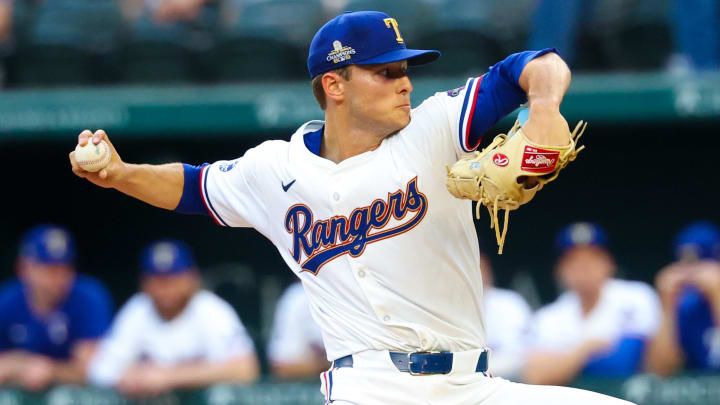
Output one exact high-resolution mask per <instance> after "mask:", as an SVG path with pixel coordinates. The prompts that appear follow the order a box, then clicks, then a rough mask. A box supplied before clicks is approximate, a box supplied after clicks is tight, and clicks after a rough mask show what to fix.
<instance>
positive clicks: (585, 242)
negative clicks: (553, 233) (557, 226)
mask: <svg viewBox="0 0 720 405" xmlns="http://www.w3.org/2000/svg"><path fill="white" fill-rule="evenodd" d="M607 243H608V238H607V232H605V230H604V229H603V228H602V227H601V226H600V225H598V224H595V223H592V222H575V223H572V224H570V225H567V226H566V227H564V228H562V229H561V230H560V232H558V234H557V237H556V238H555V246H556V247H557V249H558V250H559V251H560V252H561V253H564V252H567V251H568V250H570V249H572V248H574V247H576V246H596V247H600V248H603V249H606V248H607Z"/></svg>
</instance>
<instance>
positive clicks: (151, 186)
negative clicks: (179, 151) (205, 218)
mask: <svg viewBox="0 0 720 405" xmlns="http://www.w3.org/2000/svg"><path fill="white" fill-rule="evenodd" d="M102 140H104V141H105V142H107V143H108V145H110V150H111V152H112V157H111V159H110V164H108V166H107V167H106V168H104V169H102V170H100V171H99V172H96V173H93V172H88V171H86V170H83V169H82V168H81V167H80V166H79V165H78V163H77V161H76V160H75V152H71V153H70V164H71V165H72V171H73V173H75V174H76V175H77V176H78V177H82V178H85V179H87V180H88V181H90V182H91V183H93V184H96V185H98V186H100V187H104V188H114V189H116V190H118V191H120V192H122V193H124V194H127V195H129V196H131V197H134V198H137V199H138V200H141V201H144V202H146V203H148V204H150V205H154V206H156V207H160V208H165V209H167V210H173V209H175V208H176V207H177V206H178V204H179V203H180V198H181V197H182V194H183V186H184V183H185V175H184V169H183V165H182V164H181V163H168V164H163V165H148V164H130V163H125V162H123V161H122V159H121V158H120V155H119V154H118V153H117V151H116V150H115V147H114V146H113V145H112V143H111V142H110V139H108V136H107V134H106V133H105V131H103V130H98V131H95V133H92V132H91V131H89V130H85V131H83V132H81V133H80V135H79V136H78V144H80V145H85V144H87V142H93V143H95V144H97V143H99V142H100V141H102Z"/></svg>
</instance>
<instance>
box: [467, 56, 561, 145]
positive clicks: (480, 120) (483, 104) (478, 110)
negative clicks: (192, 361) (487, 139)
mask: <svg viewBox="0 0 720 405" xmlns="http://www.w3.org/2000/svg"><path fill="white" fill-rule="evenodd" d="M549 52H555V53H558V52H557V49H555V48H545V49H541V50H539V51H524V52H518V53H514V54H512V55H510V56H508V57H507V58H505V59H504V60H502V61H500V62H498V63H496V64H495V65H493V66H491V67H490V70H489V71H488V72H487V73H486V74H484V75H483V76H482V77H481V78H480V80H481V81H480V89H479V91H478V94H477V100H476V103H477V105H476V107H475V108H474V114H472V117H471V118H472V122H471V123H470V130H469V133H468V145H478V144H479V143H480V139H481V138H482V136H483V134H484V133H485V131H487V130H488V129H490V127H492V126H493V125H495V123H496V122H497V121H499V120H500V119H502V118H503V117H505V116H506V115H508V114H510V113H511V112H513V111H514V110H515V109H516V108H518V107H519V106H520V105H521V104H523V103H525V102H527V95H526V94H525V91H524V90H523V89H522V87H520V75H521V74H522V71H523V69H524V68H525V65H527V64H528V63H529V62H530V61H531V60H533V59H535V58H537V57H539V56H542V55H545V54H546V53H549Z"/></svg>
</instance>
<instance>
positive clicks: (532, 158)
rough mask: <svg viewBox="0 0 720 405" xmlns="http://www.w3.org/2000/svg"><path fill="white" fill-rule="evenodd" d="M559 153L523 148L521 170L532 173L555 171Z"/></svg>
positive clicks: (529, 147)
mask: <svg viewBox="0 0 720 405" xmlns="http://www.w3.org/2000/svg"><path fill="white" fill-rule="evenodd" d="M559 156H560V152H558V151H554V150H547V149H541V148H534V147H532V146H525V151H524V152H523V161H522V166H521V169H522V170H525V171H528V172H532V173H550V172H551V171H553V170H555V166H556V165H557V161H558V157H559Z"/></svg>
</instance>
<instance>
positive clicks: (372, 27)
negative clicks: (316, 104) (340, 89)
mask: <svg viewBox="0 0 720 405" xmlns="http://www.w3.org/2000/svg"><path fill="white" fill-rule="evenodd" d="M439 56H440V52H438V51H433V50H422V49H407V46H406V45H405V39H404V38H403V37H402V35H401V34H400V29H399V28H398V22H397V21H396V20H395V19H394V18H390V16H389V15H387V14H385V13H381V12H379V11H357V12H348V13H345V14H340V15H339V16H337V17H335V18H333V19H332V20H330V21H328V22H327V23H325V25H323V26H322V27H321V28H320V29H319V30H318V32H316V33H315V37H313V40H312V42H311V43H310V54H309V56H308V62H307V64H308V71H309V72H310V77H311V78H312V77H315V76H317V75H319V74H321V73H325V72H327V71H330V70H333V69H337V68H341V67H343V66H347V65H350V64H355V65H372V64H376V63H390V62H397V61H401V60H406V59H407V61H408V64H409V65H422V64H425V63H430V62H432V61H434V60H435V59H437V58H438V57H439Z"/></svg>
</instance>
